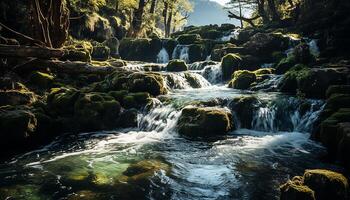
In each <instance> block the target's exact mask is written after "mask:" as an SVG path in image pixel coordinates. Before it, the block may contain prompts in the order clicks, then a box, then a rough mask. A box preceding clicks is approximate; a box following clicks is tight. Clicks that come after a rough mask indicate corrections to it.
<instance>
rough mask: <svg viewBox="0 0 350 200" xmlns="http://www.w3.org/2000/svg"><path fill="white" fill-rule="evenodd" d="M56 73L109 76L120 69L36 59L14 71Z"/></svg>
mask: <svg viewBox="0 0 350 200" xmlns="http://www.w3.org/2000/svg"><path fill="white" fill-rule="evenodd" d="M47 69H49V70H50V71H53V72H56V73H65V74H98V75H107V74H110V73H112V72H113V71H115V70H117V69H118V68H116V67H112V66H94V65H91V64H90V63H86V62H79V61H75V62H71V61H59V60H40V59H35V60H33V61H30V62H27V63H25V64H23V65H19V66H16V67H15V68H14V69H13V70H14V71H16V72H18V73H25V72H30V71H34V70H47Z"/></svg>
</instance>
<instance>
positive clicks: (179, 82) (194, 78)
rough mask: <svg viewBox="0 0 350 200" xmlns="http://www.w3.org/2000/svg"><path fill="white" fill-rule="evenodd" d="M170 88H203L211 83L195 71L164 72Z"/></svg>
mask: <svg viewBox="0 0 350 200" xmlns="http://www.w3.org/2000/svg"><path fill="white" fill-rule="evenodd" d="M164 77H165V79H166V85H167V87H168V89H170V90H171V89H189V88H203V87H208V86H210V85H211V84H210V83H209V82H208V81H207V80H206V79H205V78H204V77H203V76H202V75H200V74H198V73H194V72H185V73H166V74H164Z"/></svg>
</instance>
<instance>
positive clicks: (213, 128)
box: [177, 107, 233, 137]
mask: <svg viewBox="0 0 350 200" xmlns="http://www.w3.org/2000/svg"><path fill="white" fill-rule="evenodd" d="M177 129H178V131H179V133H180V134H182V135H185V136H188V137H208V136H218V135H223V134H225V133H227V132H229V131H230V130H232V129H233V122H232V115H231V113H230V112H229V111H228V110H226V109H222V108H215V107H206V108H199V107H186V108H184V109H183V110H182V113H181V116H180V118H179V120H178V123H177Z"/></svg>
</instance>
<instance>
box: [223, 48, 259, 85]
mask: <svg viewBox="0 0 350 200" xmlns="http://www.w3.org/2000/svg"><path fill="white" fill-rule="evenodd" d="M259 66H260V60H259V58H257V57H254V56H251V55H244V56H242V55H239V54H233V53H229V54H227V55H225V56H224V57H223V58H222V60H221V70H222V77H223V80H229V79H230V78H231V76H232V74H233V73H234V72H235V71H237V70H250V71H254V70H257V69H259Z"/></svg>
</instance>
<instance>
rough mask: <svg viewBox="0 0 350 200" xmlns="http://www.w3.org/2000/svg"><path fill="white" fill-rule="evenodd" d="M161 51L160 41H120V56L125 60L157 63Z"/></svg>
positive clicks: (128, 39) (145, 39)
mask: <svg viewBox="0 0 350 200" xmlns="http://www.w3.org/2000/svg"><path fill="white" fill-rule="evenodd" d="M161 49H162V41H161V40H160V39H147V38H142V39H130V38H124V39H122V40H121V41H120V46H119V54H120V56H121V58H122V59H125V60H133V61H146V62H156V60H157V55H158V53H159V51H160V50H161Z"/></svg>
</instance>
